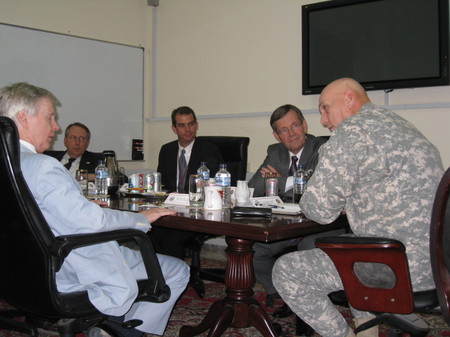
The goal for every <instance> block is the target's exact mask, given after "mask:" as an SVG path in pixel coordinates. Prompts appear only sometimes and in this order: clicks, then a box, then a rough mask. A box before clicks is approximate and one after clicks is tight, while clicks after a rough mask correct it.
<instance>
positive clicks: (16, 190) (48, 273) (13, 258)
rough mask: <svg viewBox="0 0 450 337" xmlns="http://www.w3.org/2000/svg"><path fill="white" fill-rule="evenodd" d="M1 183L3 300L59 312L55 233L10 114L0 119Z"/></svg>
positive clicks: (29, 308)
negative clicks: (33, 187) (25, 169)
mask: <svg viewBox="0 0 450 337" xmlns="http://www.w3.org/2000/svg"><path fill="white" fill-rule="evenodd" d="M0 181H1V186H2V191H1V194H0V205H1V208H2V212H1V213H2V216H1V219H0V268H1V270H2V276H1V277H0V289H1V295H2V298H4V299H5V300H6V301H7V302H8V303H10V304H11V305H13V306H15V307H18V308H22V309H24V310H26V311H27V312H30V313H34V314H37V315H38V314H40V313H41V312H48V313H52V314H53V315H55V316H58V315H59V313H58V312H56V311H55V310H54V309H53V308H54V307H55V306H56V305H55V303H54V301H57V299H56V298H55V297H54V296H53V293H56V292H57V291H56V282H55V279H54V277H53V276H54V275H55V270H53V266H54V265H55V264H54V263H52V261H51V260H52V259H53V257H52V256H50V254H49V250H50V245H51V243H52V242H53V240H54V236H53V233H52V232H51V231H50V229H49V227H48V225H47V223H46V220H45V219H44V217H43V215H42V213H41V211H40V209H39V207H38V206H37V204H36V201H35V199H34V198H33V196H32V194H31V192H30V190H29V189H28V186H27V184H26V182H25V180H24V178H23V176H22V172H21V169H20V150H19V140H18V135H17V129H16V126H15V124H14V122H13V121H12V120H11V119H9V118H7V117H0ZM37 298H39V300H37ZM31 299H36V300H31Z"/></svg>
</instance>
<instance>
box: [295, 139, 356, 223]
mask: <svg viewBox="0 0 450 337" xmlns="http://www.w3.org/2000/svg"><path fill="white" fill-rule="evenodd" d="M353 152H354V151H353V146H352V145H350V142H349V140H348V139H346V138H345V137H341V136H340V134H339V133H336V134H334V135H333V137H331V139H330V140H329V141H328V142H327V143H325V144H324V145H322V146H321V147H320V149H319V162H318V164H317V166H316V169H315V171H314V174H313V175H312V177H311V179H310V180H309V181H308V187H307V190H306V193H305V194H304V195H303V197H302V199H301V202H300V207H301V209H302V211H303V212H304V213H305V215H306V216H307V217H308V218H309V219H311V220H314V221H316V222H318V223H321V224H327V223H330V222H332V221H334V220H335V219H336V218H337V217H338V216H339V215H340V214H341V212H342V210H343V209H344V208H345V200H346V197H348V196H349V195H350V194H351V193H352V182H353V180H354V177H355V176H356V172H357V165H355V164H356V163H355V159H354V158H352V157H353Z"/></svg>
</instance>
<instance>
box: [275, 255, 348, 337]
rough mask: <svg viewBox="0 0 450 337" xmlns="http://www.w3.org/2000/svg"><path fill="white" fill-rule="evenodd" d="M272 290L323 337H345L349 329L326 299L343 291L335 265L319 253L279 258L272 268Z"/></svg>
mask: <svg viewBox="0 0 450 337" xmlns="http://www.w3.org/2000/svg"><path fill="white" fill-rule="evenodd" d="M272 279H273V282H274V286H275V288H276V290H277V291H278V293H279V294H280V295H281V297H282V298H283V300H284V301H285V302H286V303H287V304H288V305H289V307H290V308H291V309H292V310H293V311H294V312H295V313H296V314H297V315H298V316H299V317H300V318H301V319H303V320H304V321H305V322H306V323H308V324H309V325H310V326H311V327H312V328H313V329H314V330H315V331H317V332H318V333H319V334H320V335H321V336H323V337H345V336H347V334H348V333H349V327H348V325H347V323H346V321H345V319H344V318H343V317H342V315H341V314H340V313H339V311H338V310H337V309H336V308H335V306H334V305H333V303H332V302H331V301H330V299H329V298H328V294H329V293H330V292H333V291H337V290H342V289H343V287H342V283H341V279H340V277H339V274H338V272H337V270H336V268H335V267H334V264H333V263H332V262H331V260H330V259H329V258H328V256H327V255H326V254H325V253H324V252H322V251H321V250H320V249H311V250H305V251H297V252H293V253H289V254H286V255H283V256H282V257H280V258H279V259H278V260H277V261H276V263H275V265H274V268H273V271H272Z"/></svg>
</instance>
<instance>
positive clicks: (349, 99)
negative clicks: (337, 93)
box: [344, 90, 356, 110]
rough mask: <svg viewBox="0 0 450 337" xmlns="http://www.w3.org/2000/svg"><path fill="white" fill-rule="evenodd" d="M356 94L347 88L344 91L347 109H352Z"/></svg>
mask: <svg viewBox="0 0 450 337" xmlns="http://www.w3.org/2000/svg"><path fill="white" fill-rule="evenodd" d="M355 100H356V95H355V93H354V92H353V91H351V90H347V91H346V92H345V93H344V102H345V104H346V106H347V108H348V109H349V110H352V107H353V106H354V104H355Z"/></svg>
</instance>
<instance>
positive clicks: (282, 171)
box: [249, 104, 326, 202]
mask: <svg viewBox="0 0 450 337" xmlns="http://www.w3.org/2000/svg"><path fill="white" fill-rule="evenodd" d="M270 126H271V127H272V130H273V136H274V137H275V139H276V140H277V141H278V143H277V144H272V145H269V147H268V148H267V156H266V159H264V162H263V163H262V165H261V166H260V167H259V169H258V171H257V172H256V173H255V175H254V176H253V177H252V179H251V180H250V181H249V186H250V187H253V188H254V189H255V190H254V193H253V195H254V196H263V195H264V193H265V191H264V176H265V174H266V173H269V172H272V173H274V174H276V175H277V176H278V188H279V191H278V195H279V196H280V198H282V199H284V200H285V201H287V202H292V185H293V177H292V172H293V171H294V170H295V168H298V166H299V165H304V166H305V170H314V167H315V166H316V164H317V158H318V153H317V150H318V149H319V147H320V146H321V145H322V144H323V143H325V142H326V139H324V138H321V137H314V136H313V135H310V134H308V133H307V132H308V123H307V122H306V120H305V118H304V117H303V114H302V112H301V111H300V109H299V108H297V107H296V106H294V105H290V104H286V105H282V106H280V107H279V108H277V109H276V110H275V111H274V112H273V113H272V116H271V117H270ZM292 161H294V162H295V164H294V165H292Z"/></svg>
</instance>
